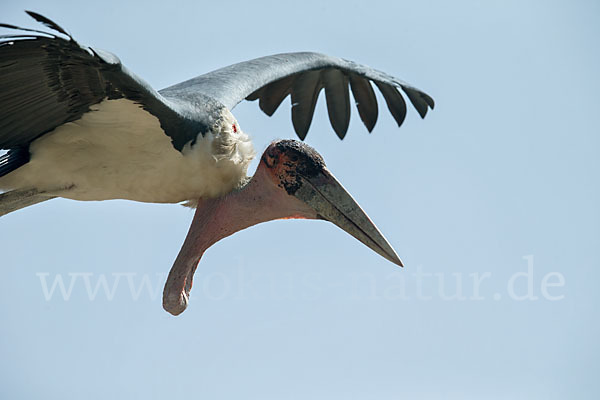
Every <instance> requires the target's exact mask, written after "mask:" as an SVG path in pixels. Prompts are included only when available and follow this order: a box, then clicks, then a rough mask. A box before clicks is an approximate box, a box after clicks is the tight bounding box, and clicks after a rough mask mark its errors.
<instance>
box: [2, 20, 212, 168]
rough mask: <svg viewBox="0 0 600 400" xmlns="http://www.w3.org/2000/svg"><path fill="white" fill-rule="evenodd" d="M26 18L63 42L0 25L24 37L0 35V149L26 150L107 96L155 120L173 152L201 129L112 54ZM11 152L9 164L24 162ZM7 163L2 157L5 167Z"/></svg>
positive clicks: (49, 35) (28, 30)
mask: <svg viewBox="0 0 600 400" xmlns="http://www.w3.org/2000/svg"><path fill="white" fill-rule="evenodd" d="M29 14H30V15H31V16H32V17H34V18H35V19H36V20H38V21H40V22H42V23H44V24H45V25H47V26H49V27H50V28H52V29H54V30H56V31H58V32H60V33H62V34H65V35H67V36H68V38H63V37H60V36H56V35H54V34H52V33H48V32H43V31H38V30H33V29H22V28H19V27H16V26H14V25H8V24H3V25H2V27H3V28H8V29H11V30H21V31H24V32H27V33H25V34H10V35H2V36H0V148H1V149H16V148H27V147H28V146H29V143H30V142H32V141H33V140H35V139H36V138H38V137H40V136H41V135H43V134H45V133H47V132H50V131H52V130H54V129H55V128H56V127H58V126H60V125H62V124H65V123H67V122H71V121H75V120H77V119H79V118H81V116H82V115H83V114H84V113H86V112H88V111H89V109H90V106H91V105H93V104H97V103H99V102H101V101H102V100H104V99H106V98H108V99H117V98H127V99H130V100H133V101H135V102H138V103H139V104H140V105H141V106H142V107H143V108H144V109H146V110H147V111H148V112H150V113H151V114H153V115H154V116H156V117H157V118H158V119H159V121H160V123H161V126H162V127H163V129H164V130H165V133H166V134H168V135H169V136H171V138H172V141H173V145H174V146H175V147H176V148H178V149H181V148H182V147H183V145H184V144H185V143H187V142H189V141H190V140H191V137H193V138H195V137H196V135H197V134H198V132H200V131H202V130H201V129H199V128H201V127H202V126H203V125H202V124H201V123H200V122H198V121H194V120H192V119H190V118H186V117H185V116H184V115H182V114H183V113H182V112H179V111H178V110H177V108H176V107H174V106H173V105H172V104H171V103H170V102H169V101H168V100H166V99H164V98H163V97H162V96H161V95H159V94H158V93H157V92H156V91H154V90H153V89H152V88H151V87H150V86H149V85H148V84H146V83H145V82H143V81H142V80H141V79H140V78H138V77H136V76H135V75H133V74H132V73H130V72H129V71H127V69H126V68H125V67H123V65H122V64H121V62H120V61H119V59H118V58H117V57H116V56H114V55H113V54H111V53H107V52H104V51H101V50H96V49H92V48H89V47H84V46H81V45H79V44H78V43H77V42H76V41H75V40H73V38H71V37H70V36H69V35H68V34H67V33H66V31H65V30H64V29H62V28H61V27H60V26H58V25H57V24H55V23H54V22H52V21H50V20H49V19H48V18H46V17H43V16H41V15H39V14H36V13H32V12H29ZM14 154H16V153H14V152H13V156H11V159H10V160H23V158H22V157H15V156H14ZM8 161H9V160H8V158H5V159H3V162H4V163H5V166H6V165H8ZM11 165H14V163H13V162H12V161H11ZM4 169H6V168H4Z"/></svg>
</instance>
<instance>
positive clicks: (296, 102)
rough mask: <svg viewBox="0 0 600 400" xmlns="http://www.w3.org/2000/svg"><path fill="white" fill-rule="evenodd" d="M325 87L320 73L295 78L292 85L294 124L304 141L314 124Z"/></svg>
mask: <svg viewBox="0 0 600 400" xmlns="http://www.w3.org/2000/svg"><path fill="white" fill-rule="evenodd" d="M322 87H323V85H322V83H321V73H320V72H319V71H307V72H304V73H303V74H299V75H298V76H296V77H295V79H294V83H293V85H292V123H293V124H294V129H295V130H296V133H297V134H298V136H299V137H300V139H302V140H304V138H306V134H307V133H308V128H309V127H310V123H311V122H312V118H313V114H314V112H315V105H316V104H317V98H318V97H319V92H320V91H321V88H322Z"/></svg>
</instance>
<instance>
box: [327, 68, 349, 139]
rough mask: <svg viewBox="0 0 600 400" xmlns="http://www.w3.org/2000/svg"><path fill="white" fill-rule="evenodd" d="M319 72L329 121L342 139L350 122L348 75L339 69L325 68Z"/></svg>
mask: <svg viewBox="0 0 600 400" xmlns="http://www.w3.org/2000/svg"><path fill="white" fill-rule="evenodd" d="M321 74H322V75H323V84H324V85H325V99H326V100H327V111H328V113H329V121H330V122H331V126H332V127H333V130H334V131H335V133H336V134H337V135H338V137H339V138H340V139H343V138H344V136H346V132H347V131H348V125H349V124H350V96H349V94H348V77H347V76H346V74H344V73H343V72H342V71H340V70H339V69H325V70H323V71H322V72H321Z"/></svg>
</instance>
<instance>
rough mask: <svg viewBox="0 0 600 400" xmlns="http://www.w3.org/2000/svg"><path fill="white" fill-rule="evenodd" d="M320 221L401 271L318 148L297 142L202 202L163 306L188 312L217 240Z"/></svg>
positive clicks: (279, 146) (275, 146) (282, 145)
mask: <svg viewBox="0 0 600 400" xmlns="http://www.w3.org/2000/svg"><path fill="white" fill-rule="evenodd" d="M293 218H302V219H320V220H326V221H329V222H332V223H334V224H335V225H337V226H338V227H340V228H341V229H343V230H344V231H346V232H348V233H349V234H350V235H352V236H354V237H355V238H356V239H358V240H359V241H361V242H362V243H363V244H365V245H366V246H368V247H369V248H370V249H372V250H373V251H375V252H376V253H378V254H380V255H381V256H383V257H384V258H386V259H388V260H389V261H391V262H393V263H395V264H397V265H400V266H402V262H401V261H400V258H399V257H398V255H397V254H396V252H395V251H394V249H393V248H392V247H391V246H390V244H389V243H388V241H387V240H386V239H385V237H384V236H383V235H382V234H381V232H380V231H379V229H377V227H376V226H375V224H374V223H373V222H372V221H371V220H370V219H369V217H368V216H367V214H366V213H365V212H364V211H363V210H362V209H361V208H360V206H359V205H358V204H357V203H356V201H355V200H354V199H353V198H352V196H351V195H350V194H349V193H348V192H347V191H346V189H344V187H343V186H342V185H341V184H340V183H339V182H338V181H337V179H336V178H335V177H334V176H333V174H332V173H331V172H329V170H328V169H327V167H326V165H325V162H324V161H323V157H321V155H320V154H319V153H317V151H316V150H315V149H313V148H312V147H310V146H308V145H307V144H305V143H302V142H298V141H295V140H280V141H276V142H273V143H271V144H270V145H269V146H268V147H267V149H266V150H265V152H264V153H263V155H262V157H261V160H260V163H259V165H258V168H257V170H256V173H255V174H254V176H253V177H252V179H250V180H249V181H248V182H247V183H246V184H245V185H244V186H243V187H241V188H240V189H238V190H235V191H234V192H232V193H229V194H227V195H225V196H223V197H219V198H214V199H200V201H199V203H198V208H197V209H196V214H195V216H194V220H193V222H192V225H191V227H190V230H189V232H188V235H187V237H186V239H185V242H184V244H183V247H182V249H181V251H180V252H179V255H178V256H177V259H176V260H175V263H174V265H173V267H172V269H171V272H170V273H169V277H168V278H167V283H166V284H165V289H164V292H163V307H164V308H165V309H166V310H167V311H168V312H170V313H171V314H174V315H178V314H180V313H181V312H183V311H184V310H185V308H186V307H187V303H188V297H189V292H190V290H191V287H192V279H193V275H194V272H195V269H196V267H197V265H198V262H199V261H200V258H201V257H202V254H203V253H204V251H206V249H208V248H209V247H210V246H211V245H213V244H214V243H216V242H217V241H218V240H220V239H222V238H224V237H227V236H229V235H231V234H233V233H235V232H237V231H240V230H242V229H245V228H247V227H249V226H252V225H256V224H258V223H260V222H266V221H271V220H275V219H293Z"/></svg>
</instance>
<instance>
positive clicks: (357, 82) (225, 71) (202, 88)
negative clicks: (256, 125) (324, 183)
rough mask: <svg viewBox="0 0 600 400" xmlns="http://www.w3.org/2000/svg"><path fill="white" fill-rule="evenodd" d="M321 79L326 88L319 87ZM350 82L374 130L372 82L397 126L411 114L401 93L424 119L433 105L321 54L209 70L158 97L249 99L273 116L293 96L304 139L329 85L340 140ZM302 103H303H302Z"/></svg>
mask: <svg viewBox="0 0 600 400" xmlns="http://www.w3.org/2000/svg"><path fill="white" fill-rule="evenodd" d="M308 72H311V74H310V75H308V76H310V79H309V78H308V76H305V75H306V74H307V73H308ZM312 72H318V74H312ZM317 76H318V77H319V84H320V85H321V86H315V85H314V82H315V79H316V78H315V77H317ZM304 81H308V82H309V83H310V86H309V87H308V88H305V87H304V86H303V83H302V82H304ZM299 82H300V83H299ZM348 82H349V83H350V86H351V88H352V93H353V94H354V98H355V100H356V102H357V107H358V111H359V114H360V117H361V120H362V121H363V123H364V124H365V126H366V127H367V129H368V130H369V131H371V130H372V129H373V127H374V126H375V122H376V121H377V100H376V97H375V95H374V93H373V89H372V87H371V85H370V82H374V83H375V84H376V85H377V87H378V88H379V89H380V90H382V91H384V93H383V95H384V98H385V99H386V102H387V104H388V108H389V109H390V111H391V112H392V115H393V116H394V118H395V119H396V121H397V122H398V124H401V123H402V121H403V120H404V117H405V115H406V102H405V101H404V99H403V98H402V95H401V94H400V92H399V91H398V89H400V90H402V91H404V93H405V94H406V96H407V97H408V98H409V100H410V101H411V103H412V104H413V105H414V106H415V108H416V109H417V111H418V112H419V114H420V115H421V117H425V114H426V112H427V109H428V108H432V109H433V107H434V103H433V100H432V99H431V97H429V96H428V95H427V94H426V93H424V92H422V91H420V90H419V89H416V88H414V87H412V86H410V85H408V84H407V83H405V82H403V81H401V80H399V79H396V78H394V77H392V76H390V75H387V74H385V73H383V72H381V71H377V70H375V69H372V68H369V67H366V66H363V65H360V64H356V63H354V62H351V61H348V60H344V59H341V58H336V57H330V56H327V55H324V54H318V53H287V54H277V55H273V56H268V57H262V58H257V59H254V60H250V61H246V62H242V63H239V64H234V65H230V66H228V67H225V68H221V69H218V70H216V71H213V72H209V73H208V74H204V75H201V76H198V77H196V78H193V79H190V80H188V81H185V82H181V83H179V84H177V85H174V86H171V87H168V88H166V89H163V90H161V91H160V92H159V93H161V94H162V95H164V96H170V97H174V98H177V97H183V98H186V99H189V98H194V97H198V96H202V97H210V98H213V99H215V100H216V101H218V102H219V103H221V104H223V105H225V106H226V107H228V108H229V109H232V108H233V107H235V106H236V105H237V104H238V103H239V102H240V101H242V100H244V99H246V100H257V99H258V100H259V105H260V108H261V109H262V110H263V111H264V112H265V113H266V114H267V115H272V114H273V113H274V112H275V110H276V109H277V107H278V106H279V105H280V104H281V102H282V101H283V100H284V99H285V97H286V96H287V95H288V94H291V97H292V122H293V124H294V128H295V130H296V133H297V134H298V136H299V137H300V138H301V139H304V137H305V136H306V133H307V131H308V127H309V126H310V122H311V120H312V115H313V112H314V106H315V105H314V104H312V103H310V102H309V100H310V99H313V98H314V101H316V99H317V96H316V95H315V89H317V88H318V90H320V89H321V87H325V93H326V98H327V106H328V112H329V119H330V121H331V124H332V126H333V128H334V130H335V131H336V133H337V134H338V136H339V137H340V138H343V137H344V135H345V133H346V130H347V127H348V121H349V117H350V111H349V104H350V103H349V102H350V99H349V90H348ZM318 90H317V92H316V94H317V95H318ZM296 91H299V92H298V93H296ZM297 99H302V102H301V103H299V102H298V101H296V100H297ZM403 109H404V111H403Z"/></svg>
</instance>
